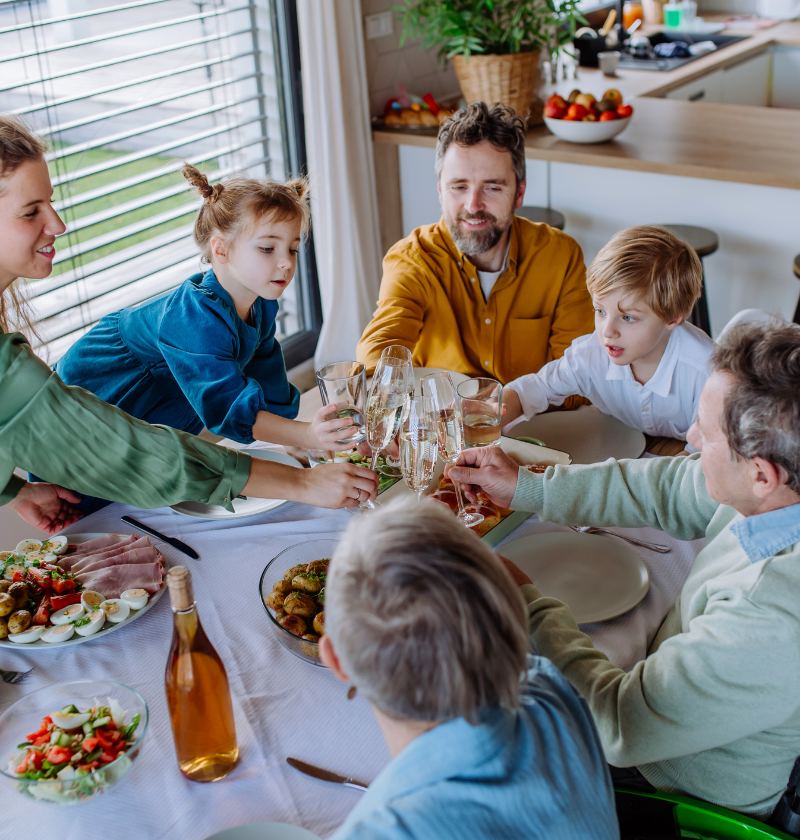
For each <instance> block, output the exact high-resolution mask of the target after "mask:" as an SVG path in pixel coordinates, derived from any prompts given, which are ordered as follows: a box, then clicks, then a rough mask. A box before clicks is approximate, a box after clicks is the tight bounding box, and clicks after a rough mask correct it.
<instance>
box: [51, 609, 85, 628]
mask: <svg viewBox="0 0 800 840" xmlns="http://www.w3.org/2000/svg"><path fill="white" fill-rule="evenodd" d="M85 612H86V609H85V607H84V606H83V604H70V605H69V606H68V607H64V608H63V609H60V610H57V611H56V612H54V613H53V614H52V615H51V616H50V621H52V622H53V624H56V625H58V624H69V623H70V622H72V621H75V620H76V619H78V618H83V614H84V613H85Z"/></svg>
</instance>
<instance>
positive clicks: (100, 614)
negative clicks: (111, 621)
mask: <svg viewBox="0 0 800 840" xmlns="http://www.w3.org/2000/svg"><path fill="white" fill-rule="evenodd" d="M79 621H80V622H84V621H85V622H86V624H82V623H80V624H73V625H72V626H73V627H74V628H75V632H76V633H77V634H78V635H79V636H92V635H94V634H95V633H96V632H97V631H98V630H100V629H101V628H102V627H103V625H104V624H105V623H106V614H105V612H104V611H103V610H101V609H100V608H99V607H96V608H95V609H94V610H92V611H91V612H89V614H88V615H85V616H84V617H83V618H81V619H79Z"/></svg>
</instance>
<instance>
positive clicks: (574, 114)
mask: <svg viewBox="0 0 800 840" xmlns="http://www.w3.org/2000/svg"><path fill="white" fill-rule="evenodd" d="M587 113H588V112H587V110H586V108H584V107H583V105H578V103H577V102H573V103H572V105H570V106H569V109H568V110H567V117H568V118H571V119H573V120H582V119H583V118H584V117H585V116H586V114H587Z"/></svg>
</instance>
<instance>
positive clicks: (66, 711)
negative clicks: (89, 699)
mask: <svg viewBox="0 0 800 840" xmlns="http://www.w3.org/2000/svg"><path fill="white" fill-rule="evenodd" d="M61 714H62V715H76V714H78V707H77V706H76V705H75V704H74V703H68V704H67V705H66V706H64V708H63V709H62V710H61Z"/></svg>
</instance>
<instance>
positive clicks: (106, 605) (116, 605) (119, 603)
mask: <svg viewBox="0 0 800 840" xmlns="http://www.w3.org/2000/svg"><path fill="white" fill-rule="evenodd" d="M100 609H101V610H103V612H105V614H106V618H107V619H108V620H109V621H110V622H111V623H112V624H119V623H120V621H125V619H126V618H127V617H128V616H129V615H130V614H131V608H130V607H129V606H128V605H127V604H126V603H125V602H124V601H123V600H122V599H121V598H108V599H107V600H106V601H103V603H102V604H100Z"/></svg>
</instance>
